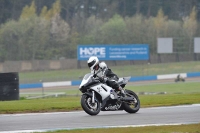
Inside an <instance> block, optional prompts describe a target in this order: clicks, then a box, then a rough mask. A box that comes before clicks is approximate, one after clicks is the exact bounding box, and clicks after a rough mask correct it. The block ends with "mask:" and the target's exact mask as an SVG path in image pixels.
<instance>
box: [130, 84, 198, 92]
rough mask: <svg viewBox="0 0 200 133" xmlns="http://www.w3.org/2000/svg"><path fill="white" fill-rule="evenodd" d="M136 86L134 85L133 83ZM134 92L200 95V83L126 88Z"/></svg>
mask: <svg viewBox="0 0 200 133" xmlns="http://www.w3.org/2000/svg"><path fill="white" fill-rule="evenodd" d="M133 84H134V83H133ZM126 88H127V89H130V90H133V91H134V92H166V93H167V94H184V93H200V82H185V83H182V82H180V83H172V84H152V85H141V86H131V85H129V86H126Z"/></svg>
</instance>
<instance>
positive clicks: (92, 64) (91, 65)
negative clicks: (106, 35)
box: [87, 56, 99, 70]
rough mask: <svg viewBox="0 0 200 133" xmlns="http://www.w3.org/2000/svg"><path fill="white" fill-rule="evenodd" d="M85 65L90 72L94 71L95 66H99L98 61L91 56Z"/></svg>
mask: <svg viewBox="0 0 200 133" xmlns="http://www.w3.org/2000/svg"><path fill="white" fill-rule="evenodd" d="M87 63H88V67H89V68H90V70H94V68H95V66H97V65H99V59H98V58H97V57H96V56H91V57H90V58H89V59H88V61H87Z"/></svg>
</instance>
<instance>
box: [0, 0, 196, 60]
mask: <svg viewBox="0 0 200 133" xmlns="http://www.w3.org/2000/svg"><path fill="white" fill-rule="evenodd" d="M19 1H21V3H20V2H19ZM198 5H200V2H198V1H197V0H191V1H187V0H184V1H183V0H176V1H174V0H168V1H165V0H101V1H98V0H73V1H70V0H33V1H27V0H18V2H16V1H13V0H12V1H11V0H1V1H0V6H1V7H3V8H0V10H1V12H0V23H1V26H0V61H5V60H36V59H40V60H42V59H59V58H76V48H77V45H78V44H91V45H92V44H149V45H150V52H151V53H156V52H157V49H156V45H157V37H172V38H174V45H175V47H174V51H176V52H189V53H191V52H193V38H194V37H198V36H199V34H200V30H199V21H198V18H199V7H198Z"/></svg>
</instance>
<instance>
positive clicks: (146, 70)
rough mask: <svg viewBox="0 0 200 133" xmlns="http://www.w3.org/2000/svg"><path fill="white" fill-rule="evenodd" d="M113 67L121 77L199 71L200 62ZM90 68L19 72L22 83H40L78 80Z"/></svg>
mask: <svg viewBox="0 0 200 133" xmlns="http://www.w3.org/2000/svg"><path fill="white" fill-rule="evenodd" d="M111 69H112V70H113V72H115V73H116V74H117V75H118V76H119V77H124V76H144V75H145V76H146V75H158V74H171V73H185V72H198V71H199V70H200V62H198V61H196V62H194V61H193V62H177V63H163V64H150V65H149V64H142V65H126V66H112V67H111ZM89 72H90V70H89V69H88V68H83V69H68V70H54V71H53V70H52V71H38V72H21V73H19V77H20V83H38V82H40V80H42V81H43V82H48V81H67V80H78V79H80V77H83V76H84V75H85V74H86V73H89Z"/></svg>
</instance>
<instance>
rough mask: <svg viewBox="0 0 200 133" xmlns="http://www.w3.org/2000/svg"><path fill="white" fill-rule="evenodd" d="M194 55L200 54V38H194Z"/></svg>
mask: <svg viewBox="0 0 200 133" xmlns="http://www.w3.org/2000/svg"><path fill="white" fill-rule="evenodd" d="M194 53H200V38H199V37H196V38H194Z"/></svg>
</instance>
